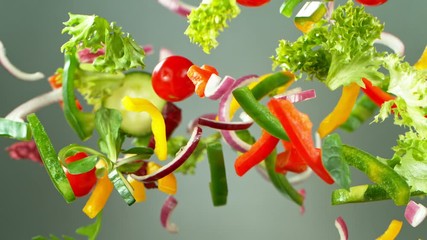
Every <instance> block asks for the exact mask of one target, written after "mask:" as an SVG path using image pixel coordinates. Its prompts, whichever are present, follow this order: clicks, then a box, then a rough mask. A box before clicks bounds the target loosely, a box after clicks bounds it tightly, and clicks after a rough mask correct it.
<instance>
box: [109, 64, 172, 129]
mask: <svg viewBox="0 0 427 240" xmlns="http://www.w3.org/2000/svg"><path fill="white" fill-rule="evenodd" d="M125 96H129V97H133V98H145V99H148V100H149V101H150V102H151V103H152V104H154V106H156V107H157V108H158V109H159V110H161V109H163V107H164V106H165V104H166V101H165V100H164V99H162V98H160V97H159V96H157V94H156V93H155V92H154V90H153V87H152V85H151V75H150V74H149V73H147V72H143V71H134V72H130V73H127V74H126V76H125V79H124V80H123V85H122V86H121V87H119V88H117V89H116V90H114V92H112V94H111V95H110V96H109V97H107V98H106V99H105V100H104V102H103V107H106V108H113V109H117V110H119V111H120V112H121V114H122V118H123V120H122V124H121V130H122V131H123V132H125V133H126V134H129V135H132V136H135V137H142V136H147V135H148V134H151V117H150V115H149V114H148V113H146V112H130V111H127V110H125V108H124V107H123V105H122V99H123V97H125Z"/></svg>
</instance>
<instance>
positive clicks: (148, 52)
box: [142, 44, 154, 55]
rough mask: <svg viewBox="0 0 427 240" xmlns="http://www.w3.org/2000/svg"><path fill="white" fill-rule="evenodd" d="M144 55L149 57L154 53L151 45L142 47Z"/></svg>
mask: <svg viewBox="0 0 427 240" xmlns="http://www.w3.org/2000/svg"><path fill="white" fill-rule="evenodd" d="M142 49H143V50H144V53H145V55H151V54H153V53H154V47H153V45H151V44H146V45H142Z"/></svg>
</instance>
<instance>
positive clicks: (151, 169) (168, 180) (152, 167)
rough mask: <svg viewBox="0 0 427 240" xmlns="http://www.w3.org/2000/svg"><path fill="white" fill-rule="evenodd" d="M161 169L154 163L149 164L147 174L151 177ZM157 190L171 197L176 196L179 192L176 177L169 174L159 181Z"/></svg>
mask: <svg viewBox="0 0 427 240" xmlns="http://www.w3.org/2000/svg"><path fill="white" fill-rule="evenodd" d="M159 169H161V166H160V165H158V164H157V163H154V162H148V163H147V166H146V174H147V175H150V174H153V173H155V172H157V171H158V170H159ZM157 188H158V189H159V191H162V192H164V193H166V194H169V195H174V194H175V193H176V191H177V183H176V177H175V175H174V174H173V173H169V174H168V175H166V176H164V177H162V178H160V179H159V180H157Z"/></svg>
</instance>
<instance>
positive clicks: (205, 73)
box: [187, 65, 218, 98]
mask: <svg viewBox="0 0 427 240" xmlns="http://www.w3.org/2000/svg"><path fill="white" fill-rule="evenodd" d="M212 74H216V75H218V71H217V70H216V69H215V68H214V67H212V66H209V65H203V66H202V67H198V66H197V65H192V66H191V67H190V68H189V69H188V70H187V76H188V78H190V79H191V81H192V82H193V84H194V86H195V92H196V94H197V95H199V97H202V98H203V97H205V88H206V84H208V81H209V78H210V77H211V75H212Z"/></svg>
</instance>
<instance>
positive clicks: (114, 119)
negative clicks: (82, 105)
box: [95, 108, 124, 162]
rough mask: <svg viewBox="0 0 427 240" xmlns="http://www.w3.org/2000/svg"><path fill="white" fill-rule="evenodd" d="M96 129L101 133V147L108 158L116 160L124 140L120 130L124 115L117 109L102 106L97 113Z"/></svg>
mask: <svg viewBox="0 0 427 240" xmlns="http://www.w3.org/2000/svg"><path fill="white" fill-rule="evenodd" d="M95 122H96V125H95V127H96V130H97V131H98V134H99V141H98V144H99V147H100V149H101V151H102V152H104V153H105V154H107V156H108V158H109V159H110V160H111V161H113V162H115V161H116V160H117V157H118V154H119V152H120V149H121V146H122V144H123V141H124V136H123V134H122V133H121V132H120V125H121V122H122V115H121V113H120V111H118V110H115V109H108V108H101V109H99V110H98V111H97V112H96V115H95Z"/></svg>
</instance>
